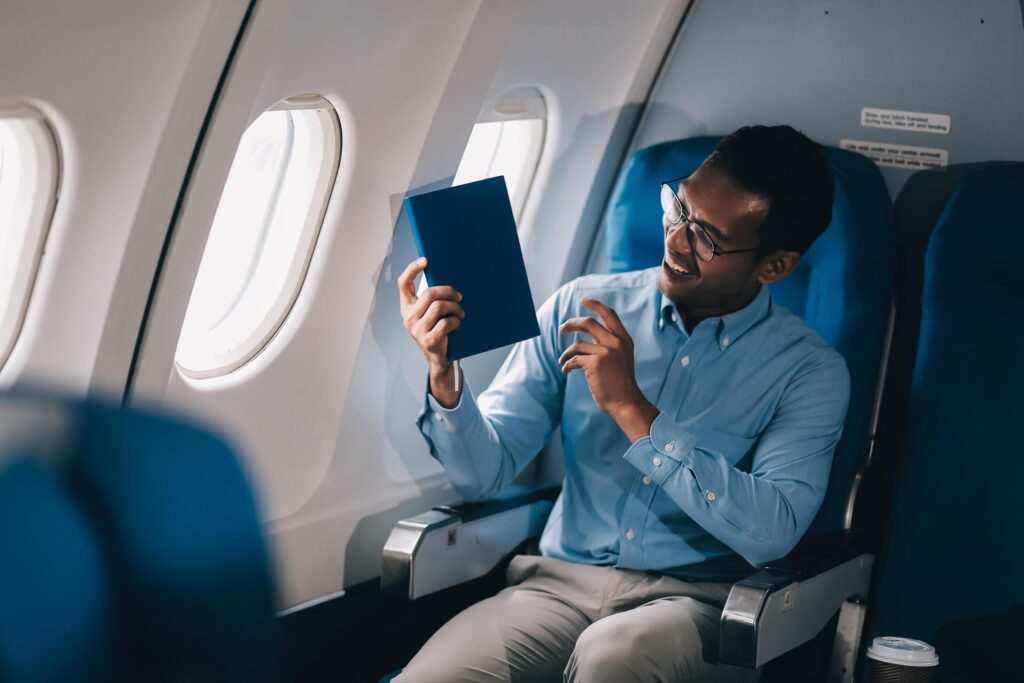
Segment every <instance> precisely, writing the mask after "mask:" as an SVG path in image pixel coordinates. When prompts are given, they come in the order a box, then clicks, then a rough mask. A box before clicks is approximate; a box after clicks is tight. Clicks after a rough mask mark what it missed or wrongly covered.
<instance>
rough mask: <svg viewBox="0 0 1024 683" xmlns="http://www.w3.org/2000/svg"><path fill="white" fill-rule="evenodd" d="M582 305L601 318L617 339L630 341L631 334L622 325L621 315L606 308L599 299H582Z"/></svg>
mask: <svg viewBox="0 0 1024 683" xmlns="http://www.w3.org/2000/svg"><path fill="white" fill-rule="evenodd" d="M580 303H581V304H583V306H584V307H586V308H589V309H590V310H592V311H593V312H594V313H597V315H598V316H600V318H601V321H602V322H604V326H605V327H607V328H608V330H609V331H610V332H612V334H614V335H615V336H617V337H621V338H624V339H629V338H630V336H629V332H627V331H626V326H625V325H623V324H622V320H620V319H619V314H618V313H616V312H615V311H614V310H613V309H612V308H610V307H609V306H605V305H604V304H603V303H601V302H600V301H598V300H597V299H591V298H590V297H583V298H582V299H580Z"/></svg>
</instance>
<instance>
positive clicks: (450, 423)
mask: <svg viewBox="0 0 1024 683" xmlns="http://www.w3.org/2000/svg"><path fill="white" fill-rule="evenodd" d="M424 393H425V394H426V400H425V401H424V402H423V409H422V410H421V411H420V414H419V415H418V416H417V418H416V425H417V426H418V427H419V428H420V431H421V432H423V433H424V434H426V433H427V432H428V431H430V430H432V429H441V430H443V431H446V432H449V433H452V432H456V431H458V430H459V428H460V427H461V426H462V425H463V424H465V423H466V421H467V420H468V419H471V417H470V414H471V413H472V411H473V409H472V406H473V404H474V400H473V396H472V394H471V393H470V390H469V386H468V385H466V384H463V385H462V393H461V394H460V395H459V402H458V403H456V404H455V407H454V408H445V407H444V406H443V405H441V404H440V403H438V402H437V399H435V398H434V397H433V396H432V395H431V394H430V386H429V380H428V385H427V389H426V391H425V392H424ZM467 394H469V395H468V396H467Z"/></svg>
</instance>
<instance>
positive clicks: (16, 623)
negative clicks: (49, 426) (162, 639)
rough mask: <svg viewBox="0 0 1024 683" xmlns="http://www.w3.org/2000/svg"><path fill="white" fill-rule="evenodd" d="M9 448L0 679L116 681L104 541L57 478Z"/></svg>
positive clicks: (2, 511)
mask: <svg viewBox="0 0 1024 683" xmlns="http://www.w3.org/2000/svg"><path fill="white" fill-rule="evenodd" d="M2 431H3V430H0V433H2ZM6 445H7V444H3V443H0V451H3V452H2V453H0V556H2V559H0V680H2V681H9V682H10V683H22V682H28V681H31V682H32V683H49V682H54V683H56V682H57V681H110V680H114V679H115V677H116V673H115V671H116V660H117V657H116V648H115V615H114V610H113V605H112V601H111V580H110V575H109V572H108V568H107V565H106V562H105V560H104V557H103V552H102V550H101V548H100V543H99V539H98V537H97V535H96V533H95V531H94V529H93V528H92V526H91V524H90V522H89V520H88V519H87V518H86V515H85V514H84V512H83V511H82V509H81V507H80V506H79V505H78V503H77V502H76V501H75V500H74V497H73V496H72V495H71V494H70V492H69V491H68V490H67V487H66V486H65V484H64V482H63V481H62V480H61V477H60V476H59V474H56V473H54V472H53V471H52V470H51V469H50V468H49V467H48V466H47V465H46V464H45V463H41V462H39V461H38V460H36V459H35V458H34V457H30V456H34V455H35V454H33V453H30V452H26V451H18V450H15V451H13V452H12V451H11V450H8V449H7V448H5V446H6Z"/></svg>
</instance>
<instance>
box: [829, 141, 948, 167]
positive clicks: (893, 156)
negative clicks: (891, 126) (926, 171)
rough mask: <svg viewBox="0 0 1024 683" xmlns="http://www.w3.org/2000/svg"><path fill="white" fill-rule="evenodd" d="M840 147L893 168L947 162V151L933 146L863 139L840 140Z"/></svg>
mask: <svg viewBox="0 0 1024 683" xmlns="http://www.w3.org/2000/svg"><path fill="white" fill-rule="evenodd" d="M839 146H840V147H841V148H842V149H849V150H852V151H854V152H859V153H860V154H863V155H864V156H866V157H867V158H869V159H871V160H872V161H874V162H875V163H876V164H878V165H879V166H891V167H893V168H910V169H914V170H918V169H922V168H942V167H943V166H945V165H946V164H948V163H949V152H948V151H947V150H944V149H938V148H935V147H911V146H910V145H894V144H892V143H891V142H866V141H864V140H840V141H839Z"/></svg>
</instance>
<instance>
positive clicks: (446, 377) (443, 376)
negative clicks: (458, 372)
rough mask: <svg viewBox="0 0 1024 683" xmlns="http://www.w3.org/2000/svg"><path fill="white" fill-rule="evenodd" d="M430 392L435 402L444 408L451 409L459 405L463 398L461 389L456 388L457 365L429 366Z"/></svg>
mask: <svg viewBox="0 0 1024 683" xmlns="http://www.w3.org/2000/svg"><path fill="white" fill-rule="evenodd" d="M428 390H429V391H430V395H431V396H433V397H434V400H435V401H437V402H438V403H440V404H441V405H442V406H443V407H445V408H448V409H451V408H454V407H455V406H457V405H459V398H460V397H461V396H462V391H461V388H460V389H459V390H456V388H455V364H454V363H452V362H450V361H449V362H448V363H447V364H434V363H431V364H430V366H429V386H428Z"/></svg>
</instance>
